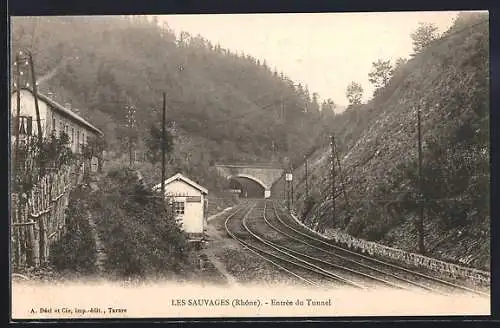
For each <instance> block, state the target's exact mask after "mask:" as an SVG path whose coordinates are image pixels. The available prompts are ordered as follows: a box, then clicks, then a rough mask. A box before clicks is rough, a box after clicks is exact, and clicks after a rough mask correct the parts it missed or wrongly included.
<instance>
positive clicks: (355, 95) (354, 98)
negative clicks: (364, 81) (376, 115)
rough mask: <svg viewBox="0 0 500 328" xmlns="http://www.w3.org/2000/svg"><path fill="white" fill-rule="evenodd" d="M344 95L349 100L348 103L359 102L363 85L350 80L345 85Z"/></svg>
mask: <svg viewBox="0 0 500 328" xmlns="http://www.w3.org/2000/svg"><path fill="white" fill-rule="evenodd" d="M346 97H347V100H349V105H359V104H361V98H362V97H363V87H362V86H361V84H359V83H356V82H354V81H353V82H351V83H350V84H349V85H348V86H347V91H346Z"/></svg>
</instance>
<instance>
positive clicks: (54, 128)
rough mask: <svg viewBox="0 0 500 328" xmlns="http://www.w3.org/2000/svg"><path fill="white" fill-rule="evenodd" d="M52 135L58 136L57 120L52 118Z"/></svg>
mask: <svg viewBox="0 0 500 328" xmlns="http://www.w3.org/2000/svg"><path fill="white" fill-rule="evenodd" d="M52 133H53V134H56V119H55V118H54V117H53V118H52Z"/></svg>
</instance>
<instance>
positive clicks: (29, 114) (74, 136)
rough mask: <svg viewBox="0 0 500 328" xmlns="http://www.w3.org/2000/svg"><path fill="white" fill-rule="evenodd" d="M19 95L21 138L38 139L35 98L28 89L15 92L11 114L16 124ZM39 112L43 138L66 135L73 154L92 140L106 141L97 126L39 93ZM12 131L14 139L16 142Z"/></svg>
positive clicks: (12, 97) (12, 98)
mask: <svg viewBox="0 0 500 328" xmlns="http://www.w3.org/2000/svg"><path fill="white" fill-rule="evenodd" d="M18 92H19V105H20V106H19V107H20V108H19V136H20V139H22V138H23V137H25V136H32V135H37V134H38V130H37V121H36V110H35V97H34V95H33V91H32V90H31V89H28V88H21V89H20V90H13V91H12V94H11V113H12V117H13V118H14V120H16V119H17V110H18V108H17V97H18ZM37 96H38V108H39V112H40V121H41V127H42V135H43V136H44V137H48V136H49V135H51V134H52V133H54V134H56V135H57V134H60V133H61V132H65V133H66V134H67V135H68V137H69V139H70V145H69V146H70V147H71V150H72V151H73V152H74V153H80V152H81V150H82V147H83V146H84V145H86V144H87V142H88V140H89V139H90V138H94V137H103V136H104V134H103V133H102V132H101V130H99V129H98V128H96V127H95V126H94V125H92V124H90V123H89V122H87V121H86V120H85V119H83V118H82V117H81V116H80V115H78V114H76V113H75V112H73V111H71V110H70V109H68V108H65V107H64V106H62V105H60V104H59V103H57V102H55V101H54V100H52V99H50V98H49V97H47V96H45V95H43V94H41V93H39V92H37ZM15 135H16V133H15V131H13V136H12V138H13V139H14V138H15Z"/></svg>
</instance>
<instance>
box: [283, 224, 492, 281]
mask: <svg viewBox="0 0 500 328" xmlns="http://www.w3.org/2000/svg"><path fill="white" fill-rule="evenodd" d="M291 215H292V217H293V218H294V219H295V220H296V221H297V223H298V224H300V225H301V226H303V227H304V228H306V229H308V230H309V231H311V232H313V233H314V234H316V235H318V236H320V237H323V238H327V239H329V240H333V241H335V242H336V243H338V244H341V245H343V246H345V247H347V248H349V249H351V250H353V251H357V252H360V253H364V254H366V255H370V256H373V255H376V256H380V257H384V258H387V259H392V260H395V261H397V262H400V263H406V264H409V265H411V266H415V267H422V268H426V269H430V270H433V271H436V272H440V273H443V272H444V273H447V274H448V275H449V276H450V277H453V278H465V279H469V280H473V281H475V282H479V283H483V284H490V273H489V272H487V271H482V270H478V269H473V268H466V267H462V266H459V265H456V264H453V263H448V262H444V261H441V260H437V259H434V258H431V257H427V256H423V255H419V254H415V253H410V252H407V251H404V250H401V249H397V248H393V247H389V246H385V245H382V244H378V243H375V242H372V241H367V240H364V239H360V238H355V237H353V236H351V235H349V234H346V233H344V232H341V231H337V230H332V231H331V233H330V234H329V236H326V235H324V234H320V233H319V232H317V231H314V230H312V229H311V228H309V227H308V226H306V225H304V224H303V223H302V222H301V221H300V220H299V219H298V218H297V216H295V215H294V214H291Z"/></svg>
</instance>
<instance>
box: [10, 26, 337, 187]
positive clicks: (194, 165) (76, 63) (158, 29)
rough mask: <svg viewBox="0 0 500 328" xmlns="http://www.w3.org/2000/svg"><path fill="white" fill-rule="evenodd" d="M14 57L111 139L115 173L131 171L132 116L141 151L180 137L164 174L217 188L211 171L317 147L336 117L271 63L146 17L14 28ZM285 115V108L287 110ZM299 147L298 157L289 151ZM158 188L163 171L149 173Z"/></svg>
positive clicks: (280, 159)
mask: <svg viewBox="0 0 500 328" xmlns="http://www.w3.org/2000/svg"><path fill="white" fill-rule="evenodd" d="M12 30H13V36H14V37H13V40H12V42H13V48H12V49H13V51H14V52H16V51H18V50H20V49H32V52H33V54H34V62H35V66H36V71H37V77H38V78H39V80H40V85H39V88H40V90H41V92H49V91H51V93H52V94H53V97H54V98H55V100H57V101H59V102H61V103H62V104H65V103H70V104H71V105H72V106H73V107H74V108H78V109H79V110H80V112H81V114H82V115H83V116H84V117H86V118H88V119H89V120H90V121H91V122H92V123H93V124H95V125H96V126H97V127H98V128H100V129H102V131H103V132H104V133H105V136H106V141H107V144H108V147H107V152H108V154H109V158H110V159H111V160H112V162H113V163H114V164H113V163H112V164H110V165H111V166H114V165H115V164H119V163H120V162H124V163H126V162H127V160H126V159H125V158H121V157H124V156H126V155H125V154H128V149H127V144H126V140H127V136H128V135H130V134H131V132H130V131H128V130H127V129H126V128H125V125H126V122H127V119H126V114H127V110H126V106H127V105H134V106H135V107H136V122H137V135H138V136H137V141H136V144H137V146H136V147H135V148H136V149H137V150H138V151H139V153H140V154H143V153H145V152H147V149H146V147H145V146H144V143H145V142H144V141H145V140H146V139H147V136H148V133H149V130H150V128H151V125H156V127H157V128H158V125H159V122H161V106H162V92H166V94H167V120H168V129H169V131H170V133H171V134H173V135H174V136H175V142H174V144H175V145H174V151H173V153H172V154H171V156H169V162H168V172H167V173H168V174H173V173H175V172H177V171H182V172H184V173H186V174H188V175H190V176H192V177H193V178H194V179H196V180H198V181H199V182H200V183H203V184H204V185H206V186H207V187H211V188H216V187H220V186H221V183H223V182H221V181H220V179H219V180H218V178H217V176H216V174H215V173H213V172H211V169H210V167H211V164H213V163H215V162H222V163H227V162H276V163H280V164H283V163H285V162H288V161H289V160H294V159H293V158H291V159H286V158H285V157H287V156H288V155H289V154H300V153H302V152H303V151H304V150H305V149H309V148H310V147H311V146H312V145H313V143H314V137H315V136H316V135H318V134H319V133H320V131H321V130H322V128H323V127H324V126H326V123H325V122H327V119H326V118H331V117H332V116H333V111H332V110H330V111H329V112H328V113H326V111H325V112H324V113H323V115H321V114H320V111H319V108H320V106H319V104H318V100H317V98H318V97H317V95H316V94H312V95H310V94H309V91H308V90H307V87H306V86H302V85H295V84H294V82H293V81H291V80H290V79H289V78H288V77H287V76H286V75H284V74H283V73H278V72H277V71H276V70H275V69H272V68H270V67H269V66H268V65H267V64H266V63H265V61H262V62H261V61H260V60H258V59H256V58H253V57H251V56H249V55H245V54H242V53H238V54H236V53H233V52H231V51H229V50H227V49H224V48H222V47H221V46H220V45H214V44H211V43H210V42H209V41H207V40H205V39H204V38H202V37H201V36H199V35H198V36H191V35H189V34H188V33H185V32H182V33H180V34H179V35H178V36H176V35H175V34H174V31H172V30H170V29H169V28H168V26H166V25H163V26H160V24H158V22H157V21H156V20H148V19H146V18H145V17H141V16H134V17H133V18H131V17H117V16H114V17H99V16H95V17H38V18H29V17H27V18H26V17H24V18H18V17H16V18H15V19H14V20H13V26H12ZM282 101H283V104H284V106H282V103H281V102H282ZM292 146H293V150H294V151H293V153H292V152H289V150H290V149H291V148H292ZM143 165H144V168H143V169H144V170H145V171H146V172H147V173H146V174H145V175H146V176H145V178H146V179H148V180H151V182H153V181H158V177H159V173H160V171H159V169H158V165H155V167H154V168H153V167H152V166H151V165H148V164H143Z"/></svg>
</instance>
